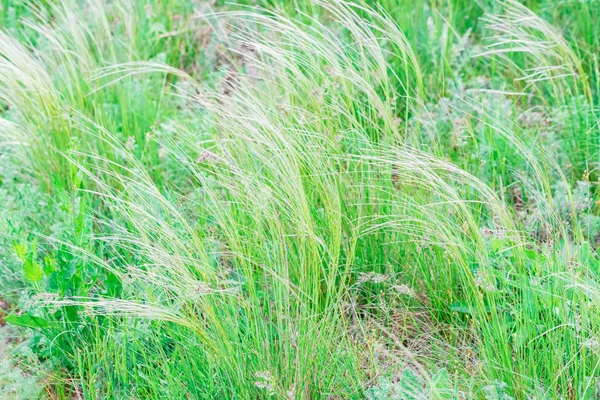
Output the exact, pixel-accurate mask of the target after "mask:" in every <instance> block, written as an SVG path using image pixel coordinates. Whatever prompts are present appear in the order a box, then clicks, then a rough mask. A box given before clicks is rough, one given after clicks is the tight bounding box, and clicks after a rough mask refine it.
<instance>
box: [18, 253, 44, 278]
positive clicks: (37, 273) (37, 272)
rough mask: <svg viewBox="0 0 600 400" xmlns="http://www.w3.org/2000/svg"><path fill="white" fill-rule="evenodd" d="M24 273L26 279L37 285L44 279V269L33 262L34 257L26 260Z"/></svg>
mask: <svg viewBox="0 0 600 400" xmlns="http://www.w3.org/2000/svg"><path fill="white" fill-rule="evenodd" d="M23 272H24V273H25V278H26V279H29V280H30V281H31V282H34V283H37V282H39V281H41V280H42V279H43V278H44V271H43V270H42V267H41V266H40V264H38V263H37V262H36V261H35V260H33V257H31V256H28V257H27V258H26V259H25V262H24V263H23Z"/></svg>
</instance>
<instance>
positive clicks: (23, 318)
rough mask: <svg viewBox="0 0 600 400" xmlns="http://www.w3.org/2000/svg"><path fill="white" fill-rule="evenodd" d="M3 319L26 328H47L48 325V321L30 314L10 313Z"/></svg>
mask: <svg viewBox="0 0 600 400" xmlns="http://www.w3.org/2000/svg"><path fill="white" fill-rule="evenodd" d="M4 320H5V321H6V322H8V323H9V324H11V325H17V326H25V327H28V328H48V327H49V326H50V322H49V321H47V320H45V319H44V318H40V317H36V316H33V315H30V314H22V315H15V314H11V315H9V316H7V317H6V318H4Z"/></svg>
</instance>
